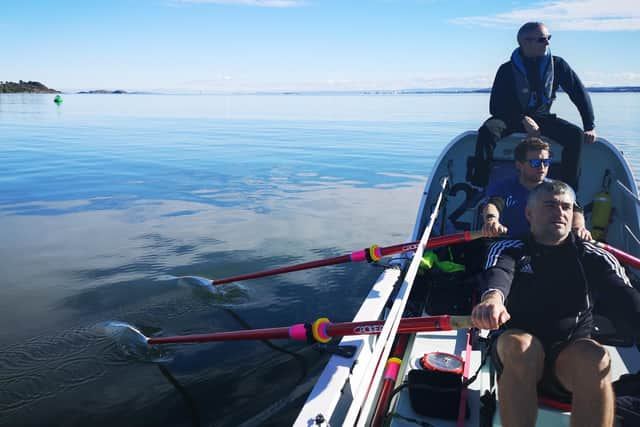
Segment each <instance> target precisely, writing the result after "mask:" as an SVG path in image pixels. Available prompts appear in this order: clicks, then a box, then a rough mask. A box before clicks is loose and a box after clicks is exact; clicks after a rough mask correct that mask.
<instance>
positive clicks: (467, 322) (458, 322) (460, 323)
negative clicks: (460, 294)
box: [449, 316, 473, 329]
mask: <svg viewBox="0 0 640 427" xmlns="http://www.w3.org/2000/svg"><path fill="white" fill-rule="evenodd" d="M449 324H450V325H451V329H469V328H472V327H473V322H472V321H471V316H449Z"/></svg>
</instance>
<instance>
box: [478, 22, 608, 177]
mask: <svg viewBox="0 0 640 427" xmlns="http://www.w3.org/2000/svg"><path fill="white" fill-rule="evenodd" d="M549 40H551V34H549V31H548V30H547V27H546V26H545V25H544V24H542V23H540V22H528V23H526V24H524V25H523V26H522V27H521V28H520V31H518V44H519V47H518V48H516V49H515V50H514V51H513V54H512V55H511V60H510V61H509V62H506V63H504V64H502V65H501V66H500V68H499V69H498V72H497V74H496V77H495V80H494V82H493V88H492V90H491V99H490V102H489V111H490V113H491V117H490V118H489V119H488V120H487V121H486V122H485V123H484V124H483V125H482V127H481V128H480V129H479V131H478V141H477V144H476V154H475V159H474V162H473V164H472V165H470V166H471V167H470V168H469V170H468V174H467V180H468V181H470V182H471V183H473V184H474V185H477V186H481V187H484V186H485V185H486V184H487V180H488V178H489V166H490V163H491V160H492V159H493V150H494V149H495V146H496V143H497V141H498V140H500V139H501V138H503V137H505V136H507V135H509V134H512V133H514V132H526V133H527V134H528V135H529V136H537V137H540V136H541V135H542V136H548V137H549V138H552V139H553V140H554V141H556V142H558V143H559V144H561V145H562V146H563V147H564V150H563V153H562V166H563V174H562V176H560V177H559V178H560V179H562V180H564V181H565V182H567V183H568V184H569V185H571V186H572V187H573V188H574V189H575V188H576V186H577V174H578V158H579V156H580V147H581V144H582V141H583V140H584V142H585V143H593V142H594V141H595V139H596V133H595V130H594V129H595V124H594V114H593V107H592V105H591V99H590V97H589V94H588V93H587V90H586V89H585V87H584V85H583V84H582V82H581V81H580V78H579V77H578V75H577V74H576V73H575V72H574V71H573V70H572V69H571V67H570V66H569V64H567V62H566V61H565V60H564V59H562V58H560V57H559V56H552V55H551V52H550V50H549V49H548V46H549ZM559 87H560V88H562V89H563V90H564V91H565V92H566V93H567V94H568V95H569V98H570V99H571V101H572V102H573V104H574V105H575V106H576V107H577V108H578V111H579V112H580V116H581V118H582V125H583V129H580V128H579V127H577V126H576V125H574V124H572V123H570V122H568V121H566V120H563V119H561V118H559V117H557V116H556V115H555V114H552V113H551V112H550V110H551V104H552V103H553V101H554V99H555V97H556V92H557V90H558V88H559Z"/></svg>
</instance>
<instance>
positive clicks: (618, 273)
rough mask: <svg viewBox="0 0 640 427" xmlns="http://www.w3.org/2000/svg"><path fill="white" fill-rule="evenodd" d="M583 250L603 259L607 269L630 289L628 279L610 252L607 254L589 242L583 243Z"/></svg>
mask: <svg viewBox="0 0 640 427" xmlns="http://www.w3.org/2000/svg"><path fill="white" fill-rule="evenodd" d="M584 250H585V252H587V253H590V254H593V255H596V256H599V257H601V258H603V259H604V261H605V262H606V263H607V264H608V265H609V267H611V269H612V270H613V271H615V272H616V276H618V277H619V278H620V279H621V280H622V281H623V282H624V283H625V284H626V285H628V286H629V287H631V281H630V280H629V277H627V273H625V271H624V268H623V267H622V265H620V263H619V262H618V260H617V259H616V257H614V256H613V255H612V254H611V253H610V252H607V251H606V250H604V249H602V248H599V247H597V246H595V245H594V244H592V243H589V242H584Z"/></svg>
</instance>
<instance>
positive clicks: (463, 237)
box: [211, 231, 482, 286]
mask: <svg viewBox="0 0 640 427" xmlns="http://www.w3.org/2000/svg"><path fill="white" fill-rule="evenodd" d="M480 237H482V232H481V231H465V232H463V233H456V234H449V235H447V236H439V237H434V238H433V239H430V240H429V241H428V242H427V245H426V246H425V249H434V248H439V247H441V246H448V245H454V244H456V243H462V242H469V241H471V240H475V239H478V238H480ZM419 243H420V241H415V242H409V243H402V244H399V245H393V246H386V247H380V246H378V245H373V246H371V247H370V248H366V249H362V250H359V251H355V252H351V253H350V254H348V255H340V256H337V257H333V258H327V259H321V260H318V261H309V262H304V263H302V264H296V265H291V266H288V267H279V268H274V269H272V270H264V271H258V272H255V273H247V274H241V275H239V276H233V277H227V278H224V279H216V280H212V281H211V284H212V285H213V286H217V285H223V284H225V283H231V282H239V281H242V280H249V279H257V278H260V277H267V276H275V275H276V274H282V273H289V272H292V271H300V270H308V269H311V268H316V267H324V266H327V265H336V264H343V263H347V262H360V261H378V260H379V259H380V258H382V257H385V256H389V255H395V254H398V253H402V252H409V251H414V250H415V249H416V248H417V247H418V244H419Z"/></svg>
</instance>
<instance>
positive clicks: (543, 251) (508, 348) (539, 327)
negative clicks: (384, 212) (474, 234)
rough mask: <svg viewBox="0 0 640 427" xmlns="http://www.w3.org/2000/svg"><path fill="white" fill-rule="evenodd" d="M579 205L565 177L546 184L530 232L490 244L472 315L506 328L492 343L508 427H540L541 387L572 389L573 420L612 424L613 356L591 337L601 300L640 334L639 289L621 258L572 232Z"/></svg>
mask: <svg viewBox="0 0 640 427" xmlns="http://www.w3.org/2000/svg"><path fill="white" fill-rule="evenodd" d="M574 202H575V193H574V192H573V190H572V189H571V187H569V186H568V185H567V184H565V183H564V182H561V181H550V182H544V183H542V184H540V185H538V186H537V187H536V188H535V189H533V190H532V191H531V193H530V195H529V199H528V202H527V207H526V211H525V212H526V216H527V219H528V220H529V223H530V224H531V233H530V234H529V235H528V236H527V237H526V238H524V239H522V240H502V241H499V242H495V243H494V244H493V245H492V246H491V247H490V248H489V252H488V256H487V261H486V265H485V271H484V272H483V274H482V278H481V290H483V291H484V292H483V293H482V296H481V302H480V303H479V304H478V305H476V306H475V307H474V309H473V311H472V315H471V316H472V320H473V324H474V325H475V326H476V327H478V328H482V329H498V328H501V334H500V335H499V337H498V338H497V342H496V343H495V345H494V346H493V347H494V352H495V355H497V357H496V359H497V368H498V372H500V371H502V372H501V376H500V381H499V385H498V387H499V390H498V392H499V396H500V416H501V419H502V423H503V425H505V426H533V425H534V424H535V420H536V417H537V395H536V386H538V387H541V388H543V389H546V390H548V389H549V388H551V389H553V390H561V391H564V392H565V393H566V392H567V391H568V392H571V393H572V394H573V397H572V415H571V417H572V419H571V425H572V426H581V427H587V426H611V425H612V424H613V416H614V395H613V391H612V387H611V378H610V373H609V371H610V363H611V361H610V358H609V355H608V353H607V350H606V349H605V348H604V347H603V346H602V345H600V344H599V343H598V342H596V341H594V340H593V339H591V338H590V337H591V331H592V326H593V315H592V310H593V305H594V304H596V305H597V306H598V309H599V311H601V312H605V313H607V316H611V320H612V321H614V323H616V322H618V321H627V322H631V327H632V328H633V329H632V330H633V331H636V332H637V331H638V330H640V292H638V291H637V290H636V289H635V288H633V287H632V286H631V284H630V282H629V278H628V277H627V275H626V273H625V271H624V269H623V268H622V267H621V265H620V264H619V263H618V261H617V260H616V259H615V258H614V257H613V255H611V254H610V253H609V252H606V251H604V250H602V249H600V248H598V247H597V246H595V245H594V244H592V243H590V242H585V241H582V240H579V239H576V238H575V236H574V234H573V233H571V222H572V218H573V206H574ZM609 313H611V314H609Z"/></svg>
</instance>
